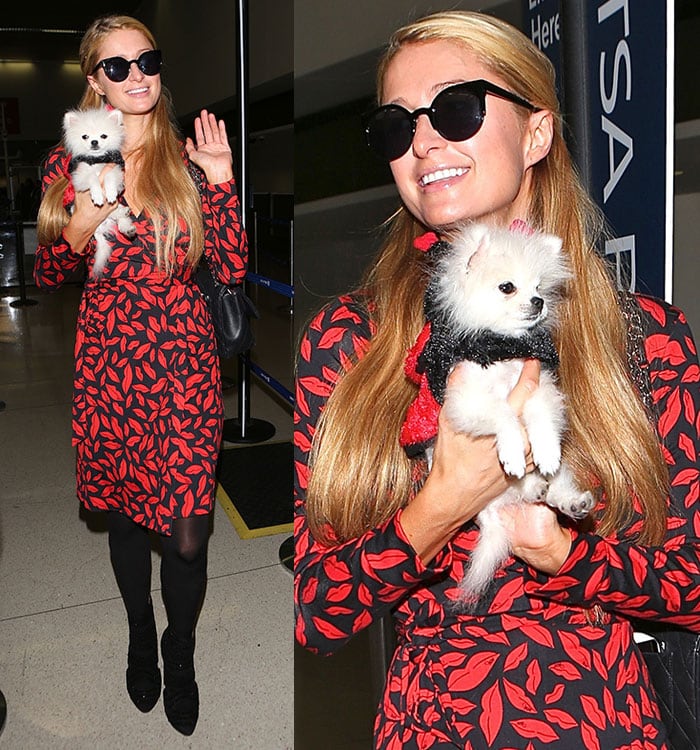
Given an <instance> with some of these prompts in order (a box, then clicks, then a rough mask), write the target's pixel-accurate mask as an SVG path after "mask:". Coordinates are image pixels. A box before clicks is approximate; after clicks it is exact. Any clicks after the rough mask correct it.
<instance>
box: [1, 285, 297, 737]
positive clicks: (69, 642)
mask: <svg viewBox="0 0 700 750" xmlns="http://www.w3.org/2000/svg"><path fill="white" fill-rule="evenodd" d="M0 294H2V296H0V352H1V354H0V399H1V400H3V401H5V402H6V409H5V410H4V411H3V412H2V413H0V690H1V691H2V692H3V693H4V694H5V697H6V699H7V704H8V715H7V723H6V726H5V728H4V731H3V733H2V736H1V737H0V746H2V748H7V749H8V750H14V749H17V750H27V749H28V748H31V749H34V748H40V749H42V750H43V749H44V748H49V749H53V748H67V749H68V748H70V750H80V749H82V748H86V749H87V748H90V749H91V750H92V749H93V748H105V749H107V750H111V749H112V748H119V749H121V748H155V747H163V746H168V747H174V748H177V747H183V748H185V747H186V748H207V749H212V748H213V749H218V748H237V749H240V750H248V749H250V750H277V749H280V750H283V749H285V748H291V747H292V744H293V738H292V731H293V730H292V727H293V717H292V707H293V687H292V683H293V646H292V637H291V632H292V607H291V583H292V577H291V574H290V573H289V571H288V570H287V569H286V568H285V567H284V566H283V565H281V564H280V562H279V549H280V545H281V544H282V542H284V541H285V540H286V539H287V538H288V535H285V534H282V535H277V536H270V537H262V538H258V539H252V540H245V541H244V540H241V539H240V538H239V537H238V535H237V534H236V532H235V531H234V529H233V526H232V525H231V523H230V521H229V519H228V517H227V516H226V515H225V513H224V512H223V511H222V509H221V507H220V506H217V508H216V510H215V512H214V523H213V534H212V537H211V541H210V552H209V582H208V587H207V593H206V598H205V602H204V606H203V609H202V613H201V617H200V621H199V626H198V631H197V636H198V641H197V653H196V665H197V678H198V682H199V687H200V693H201V698H202V706H201V714H200V719H199V724H198V726H197V729H196V731H195V733H194V735H192V737H190V738H185V737H183V736H182V735H179V734H178V733H177V732H176V731H175V730H174V729H172V728H171V727H170V725H169V724H168V722H167V720H166V718H165V716H164V714H163V708H162V700H161V701H159V703H158V704H157V706H156V707H155V709H154V710H153V711H152V712H151V713H149V714H141V713H139V712H138V711H137V710H136V709H135V708H134V706H133V705H132V704H131V703H130V701H129V698H128V696H127V694H126V691H125V688H124V669H125V661H126V644H127V630H126V618H125V614H124V610H123V605H122V603H121V600H120V598H119V594H118V591H117V588H116V584H115V582H114V578H113V575H112V571H111V568H110V565H109V560H108V553H107V538H106V534H105V531H104V527H103V525H102V522H101V519H100V517H99V516H95V517H87V516H86V514H84V513H82V512H81V511H80V510H79V507H78V503H77V501H76V499H75V489H74V466H73V449H72V448H71V445H70V421H69V417H70V399H71V377H72V364H73V363H72V347H73V340H74V325H75V313H76V308H77V303H78V297H79V294H80V288H79V285H77V284H71V285H68V286H66V287H64V288H63V289H62V290H61V291H58V292H56V293H53V294H50V295H48V294H44V293H41V292H39V291H38V290H37V289H36V288H33V287H29V288H28V297H29V298H32V299H36V300H37V301H38V304H37V305H35V306H20V307H12V306H11V305H10V302H11V301H12V300H16V299H17V298H18V293H17V291H16V290H13V291H8V290H7V289H4V290H0ZM259 304H260V307H261V312H262V315H261V321H260V323H259V327H258V332H259V333H258V344H257V346H256V349H255V350H254V359H255V361H257V362H258V363H259V364H260V365H261V366H262V367H263V369H266V370H267V371H269V372H271V373H272V374H273V375H274V377H275V378H277V379H278V380H279V381H280V382H281V383H282V384H283V385H284V386H285V387H286V388H289V389H291V366H290V365H289V362H290V361H291V360H290V352H291V346H292V342H291V334H290V333H289V330H290V328H291V326H290V321H289V316H288V314H285V312H284V310H281V309H280V307H281V306H280V302H279V300H276V301H274V303H272V302H271V301H270V300H265V299H261V300H259ZM280 368H281V370H282V371H281V372H280ZM235 370H236V361H235V360H233V361H229V362H226V363H224V371H225V373H228V374H229V375H230V376H231V377H232V378H234V379H235ZM231 371H232V372H231ZM225 400H226V414H227V416H228V417H235V416H236V414H237V403H238V402H237V390H236V388H235V387H231V388H228V389H227V390H226V391H225ZM249 403H250V414H251V416H252V417H254V418H256V419H261V420H263V421H267V422H270V423H271V424H273V425H274V426H275V428H276V432H275V435H274V437H273V438H271V439H272V440H288V439H290V437H291V416H290V408H289V407H288V406H287V405H286V404H285V403H284V402H283V400H281V399H280V398H278V397H277V396H276V395H275V394H273V393H272V392H271V391H270V390H269V389H268V388H267V387H264V388H261V387H259V386H258V385H257V384H255V383H254V384H253V386H252V388H251V398H250V402H249ZM228 447H231V446H228ZM153 559H154V575H153V581H152V589H153V598H154V602H155V606H156V620H157V623H158V626H159V630H162V628H163V627H164V624H165V614H164V609H163V605H162V600H161V597H160V590H159V586H160V584H159V578H158V574H157V571H158V556H157V553H156V552H154V553H153Z"/></svg>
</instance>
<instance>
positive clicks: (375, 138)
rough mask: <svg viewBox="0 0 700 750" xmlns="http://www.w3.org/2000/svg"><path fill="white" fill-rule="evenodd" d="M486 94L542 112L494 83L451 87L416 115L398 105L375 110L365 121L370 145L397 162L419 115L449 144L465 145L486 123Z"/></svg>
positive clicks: (410, 138)
mask: <svg viewBox="0 0 700 750" xmlns="http://www.w3.org/2000/svg"><path fill="white" fill-rule="evenodd" d="M486 94H493V96H497V97H499V99H507V100H508V101H509V102H513V103H514V104H518V105H520V106H521V107H525V108H526V109H529V110H530V111H531V112H539V108H538V107H535V106H534V105H533V104H530V102H528V101H526V100H525V99H523V98H522V97H520V96H518V95H517V94H514V93H512V92H511V91H506V89H502V88H501V87H500V86H496V84H494V83H490V82H489V81H484V80H479V81H467V82H465V83H458V84H455V85H454V86H448V88H446V89H443V90H442V91H441V92H440V93H439V94H438V95H437V96H436V97H435V98H434V99H433V101H432V104H431V105H430V106H429V107H420V108H419V109H415V110H413V112H409V111H408V110H407V109H405V108H404V107H400V106H399V105H398V104H385V105H384V106H383V107H379V108H377V109H375V110H374V111H373V112H371V113H370V114H369V115H367V116H366V117H365V118H364V126H365V137H366V139H367V145H368V146H369V147H370V148H371V149H372V150H373V151H374V152H375V153H377V154H378V155H379V156H381V157H382V158H383V159H387V160H388V161H394V159H398V158H399V157H400V156H403V155H404V154H405V153H406V152H407V151H408V149H409V148H410V147H411V143H413V136H414V135H415V134H416V123H417V121H418V118H419V117H420V115H427V116H428V119H429V120H430V124H431V125H432V126H433V128H434V129H435V130H436V131H437V132H438V133H439V134H440V135H441V136H442V137H443V138H446V139H447V140H448V141H466V140H467V139H468V138H471V137H472V136H473V135H476V133H478V132H479V128H481V126H482V124H483V122H484V117H485V116H486Z"/></svg>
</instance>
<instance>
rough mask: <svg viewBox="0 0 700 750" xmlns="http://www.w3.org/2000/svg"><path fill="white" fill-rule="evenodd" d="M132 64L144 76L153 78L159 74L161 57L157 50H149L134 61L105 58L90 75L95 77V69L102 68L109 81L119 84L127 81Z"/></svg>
mask: <svg viewBox="0 0 700 750" xmlns="http://www.w3.org/2000/svg"><path fill="white" fill-rule="evenodd" d="M132 63H136V67H137V68H138V69H139V70H140V71H141V72H142V73H143V74H144V75H145V76H154V75H157V74H158V73H160V66H161V65H162V64H163V55H162V54H161V51H160V50H159V49H149V50H146V52H142V53H141V54H140V55H139V56H138V58H137V59H136V60H127V59H126V58H125V57H105V59H104V60H100V61H99V62H98V63H97V65H95V68H94V70H93V71H92V73H91V75H95V72H96V71H97V69H98V68H102V70H104V72H105V75H106V76H107V78H109V80H110V81H113V82H114V83H121V82H122V81H125V80H126V79H127V77H128V75H129V70H131V64H132Z"/></svg>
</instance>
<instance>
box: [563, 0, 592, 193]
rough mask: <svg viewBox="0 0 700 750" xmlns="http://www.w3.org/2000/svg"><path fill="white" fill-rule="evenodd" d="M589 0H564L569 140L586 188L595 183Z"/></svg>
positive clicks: (564, 61)
mask: <svg viewBox="0 0 700 750" xmlns="http://www.w3.org/2000/svg"><path fill="white" fill-rule="evenodd" d="M587 2H588V0H563V1H562V2H561V3H560V13H561V19H562V37H563V40H564V43H563V45H562V77H563V83H564V86H563V94H564V102H563V111H564V113H565V115H566V122H567V123H568V125H569V132H568V133H567V136H568V138H567V141H568V145H569V150H570V151H571V155H572V156H573V159H574V162H575V163H576V166H577V167H578V170H579V174H580V176H581V180H582V182H583V184H584V186H585V187H586V189H587V190H589V191H590V189H591V184H592V165H591V139H590V111H589V102H590V88H591V82H590V80H589V75H588V65H587V63H586V61H587V56H586V55H587V52H586V50H587V45H588V33H587V29H588V26H587V23H586V3H587Z"/></svg>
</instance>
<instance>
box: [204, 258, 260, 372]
mask: <svg viewBox="0 0 700 750" xmlns="http://www.w3.org/2000/svg"><path fill="white" fill-rule="evenodd" d="M195 281H196V282H197V284H198V286H199V289H200V291H201V293H202V296H203V297H204V300H205V301H206V303H207V307H208V308H209V314H210V315H211V321H212V323H213V324H214V333H215V334H216V341H217V347H218V350H219V357H221V359H230V358H231V357H233V356H234V355H236V354H241V353H242V352H246V351H248V349H250V348H251V347H252V346H253V344H254V343H255V336H254V333H253V326H252V324H251V318H258V317H259V315H258V311H257V309H256V307H255V305H254V304H253V302H252V300H251V299H250V298H249V297H248V296H247V295H246V293H245V292H244V291H243V285H242V284H237V285H236V286H227V285H226V284H222V283H221V282H220V281H219V280H218V279H217V278H216V277H215V276H214V275H213V274H212V272H211V271H210V270H209V266H208V265H207V263H206V262H205V260H204V258H202V260H201V261H200V263H199V266H198V267H197V270H196V272H195Z"/></svg>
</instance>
